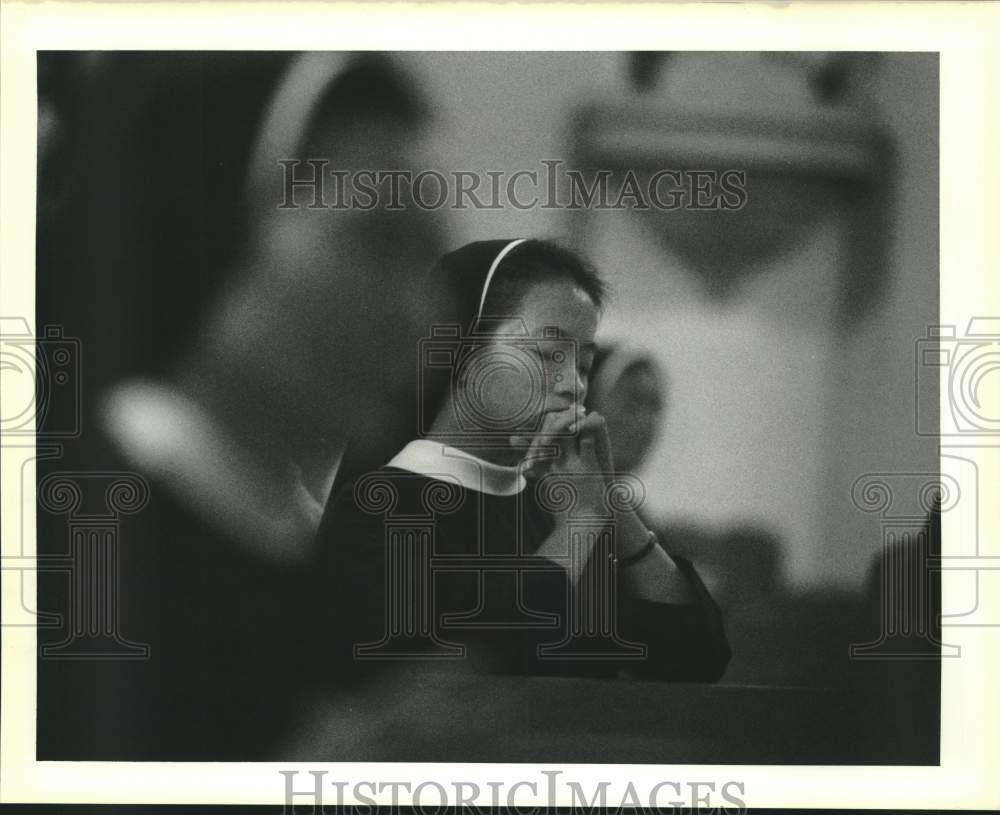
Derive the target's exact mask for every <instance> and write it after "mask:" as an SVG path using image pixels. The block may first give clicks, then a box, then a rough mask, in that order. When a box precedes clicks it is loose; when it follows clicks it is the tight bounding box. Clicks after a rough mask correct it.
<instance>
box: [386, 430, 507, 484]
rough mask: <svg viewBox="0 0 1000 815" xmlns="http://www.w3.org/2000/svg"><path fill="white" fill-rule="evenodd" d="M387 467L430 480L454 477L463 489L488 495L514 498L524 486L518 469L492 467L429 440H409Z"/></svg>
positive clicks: (489, 463)
mask: <svg viewBox="0 0 1000 815" xmlns="http://www.w3.org/2000/svg"><path fill="white" fill-rule="evenodd" d="M388 466H389V467H397V468H399V469H400V470H409V471H410V472H411V473H418V474H419V475H425V476H428V477H429V478H434V477H440V476H447V477H449V478H454V479H455V480H456V481H458V483H459V484H461V485H462V486H463V487H465V488H466V489H470V490H475V491H476V492H484V493H486V494H487V495H517V494H518V493H519V492H521V490H523V489H524V487H525V485H526V482H525V480H524V475H523V474H522V473H521V471H520V470H519V469H518V468H517V467H504V466H502V465H500V464H493V463H492V462H489V461H484V460H483V459H481V458H477V457H476V456H474V455H472V454H471V453H466V452H465V451H463V450H459V449H458V448H456V447H450V446H448V445H447V444H442V443H441V442H436V441H431V440H430V439H417V440H415V441H411V442H410V443H409V444H408V445H406V447H404V448H403V449H402V450H400V451H399V452H398V453H397V454H396V455H395V456H394V457H393V459H392V461H390V462H389V464H388Z"/></svg>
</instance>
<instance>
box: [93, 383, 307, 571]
mask: <svg viewBox="0 0 1000 815" xmlns="http://www.w3.org/2000/svg"><path fill="white" fill-rule="evenodd" d="M101 420H102V424H103V426H104V430H105V432H106V433H107V435H108V437H109V438H110V439H111V441H112V442H113V443H114V445H115V446H116V448H117V449H118V452H119V453H120V454H121V455H123V456H124V457H125V458H126V459H127V460H128V461H129V463H130V465H131V466H133V467H135V468H136V469H137V470H139V471H140V472H141V473H143V474H144V475H147V476H152V477H154V478H157V479H158V480H161V481H162V482H163V483H164V485H165V486H166V487H167V488H168V489H169V491H170V492H171V493H172V494H173V495H174V497H175V498H178V499H180V501H181V502H182V503H183V504H184V505H185V506H186V507H188V508H189V509H191V510H193V511H194V512H195V513H197V514H198V515H199V516H200V517H201V518H202V519H203V520H205V521H207V522H208V523H210V524H211V525H212V526H214V527H215V528H216V529H217V530H221V531H223V532H225V533H226V534H227V535H229V536H231V537H233V538H234V539H235V540H238V541H240V542H241V543H242V544H244V545H248V546H252V547H254V550H255V554H259V555H261V556H265V557H270V558H277V559H283V560H291V561H294V560H297V559H300V558H303V557H307V556H309V555H310V545H311V543H312V540H313V539H314V538H315V534H316V529H317V527H318V526H319V521H320V518H321V517H322V514H323V508H322V506H321V505H320V504H319V503H318V502H317V501H316V499H315V498H313V497H312V495H311V494H310V493H309V491H308V490H307V489H306V487H305V485H304V484H303V483H302V482H301V480H300V479H299V478H298V477H296V476H293V475H291V474H290V475H289V477H288V479H287V482H286V481H280V483H279V482H276V480H275V477H274V476H273V474H270V473H264V472H262V471H261V469H260V465H259V463H258V462H257V460H256V459H255V457H254V455H253V451H251V450H246V449H244V448H243V447H242V446H241V445H239V444H236V443H235V441H234V440H233V439H232V438H230V437H229V436H228V434H227V433H226V431H225V429H224V428H223V427H221V426H220V425H219V424H218V423H217V422H215V421H213V420H212V418H211V417H210V416H209V415H208V414H207V413H206V412H205V410H204V409H203V408H201V407H200V406H199V405H198V404H197V403H196V402H194V401H193V400H192V399H190V398H188V397H186V396H184V395H183V394H182V393H181V392H179V391H177V390H176V389H174V388H172V387H170V386H167V385H164V384H160V383H157V382H152V381H147V380H133V381H130V382H125V383H121V384H118V385H116V386H114V387H113V388H111V389H110V390H109V392H108V393H107V395H106V397H105V399H104V401H103V404H102V405H101Z"/></svg>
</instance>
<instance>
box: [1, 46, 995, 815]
mask: <svg viewBox="0 0 1000 815" xmlns="http://www.w3.org/2000/svg"><path fill="white" fill-rule="evenodd" d="M460 48H461V44H460V42H459V43H456V47H455V48H452V49H450V50H448V49H446V50H422V49H421V48H420V47H419V45H418V44H416V43H415V47H414V48H410V49H402V48H379V49H371V48H358V49H340V50H329V49H326V50H324V49H305V50H288V49H282V50H266V49H261V48H237V47H228V46H227V47H226V48H224V49H223V48H216V49H202V48H198V49H191V50H187V49H183V48H181V49H177V48H171V49H147V48H141V49H140V48H101V49H99V50H95V49H84V48H79V49H76V48H62V47H59V48H51V49H38V50H37V51H36V52H35V53H34V76H33V81H34V85H33V88H34V94H35V104H36V110H37V130H36V131H35V134H34V144H35V151H36V152H35V156H36V165H35V166H36V169H35V171H34V173H33V175H34V179H35V184H36V187H35V190H36V194H35V196H34V198H33V199H32V198H31V197H30V196H25V197H24V198H23V199H21V201H20V206H21V207H25V206H30V207H31V209H32V212H33V217H34V224H35V228H34V233H33V236H31V237H30V238H24V241H25V243H26V244H30V248H31V249H32V251H33V264H34V265H33V274H31V273H30V272H24V273H23V274H22V272H23V270H22V271H21V272H18V275H19V276H23V277H24V278H25V279H27V280H28V281H29V282H30V285H33V289H34V301H33V302H34V307H33V311H18V310H17V309H15V308H9V307H7V306H6V305H5V307H4V308H3V309H2V310H0V313H2V317H3V325H2V337H0V342H2V354H3V376H4V381H5V388H6V387H7V383H11V382H12V381H13V380H18V381H19V382H20V385H19V386H18V390H17V393H18V394H26V398H25V400H24V401H23V402H18V403H16V404H15V403H14V402H13V400H12V399H11V398H10V397H11V394H12V393H13V391H8V394H7V396H6V397H5V399H4V410H3V436H4V442H3V446H4V448H5V449H4V453H5V455H6V457H7V458H6V462H7V463H5V468H6V471H7V472H6V474H5V481H4V490H5V493H7V491H8V490H14V491H17V492H18V495H17V496H15V497H14V498H11V497H10V496H9V495H7V494H5V496H4V501H5V507H6V506H7V502H8V501H9V500H10V501H17V502H21V503H22V504H23V511H24V512H25V513H26V514H24V515H23V516H19V517H20V520H19V521H18V522H17V528H18V529H19V530H20V531H19V532H18V534H20V535H22V539H21V540H20V541H13V540H11V537H10V534H9V532H8V530H9V529H11V528H14V527H11V526H6V525H5V527H4V530H5V531H4V537H5V540H4V552H3V555H4V562H3V566H4V584H3V585H4V592H5V594H6V595H7V596H8V600H7V601H5V604H4V627H3V633H4V634H5V635H6V637H7V639H8V643H10V642H11V640H10V637H11V636H12V635H11V634H10V633H9V632H11V631H18V632H22V631H27V630H28V629H30V630H31V631H32V632H33V636H34V637H35V639H34V640H33V642H34V647H33V650H32V651H31V652H30V653H29V652H27V651H22V652H21V653H22V655H23V654H25V653H27V654H28V657H27V659H29V660H30V666H29V667H30V673H29V677H33V678H32V679H31V681H32V682H33V687H34V691H33V692H34V694H35V697H34V699H35V708H34V711H33V713H32V714H31V719H32V720H33V725H32V726H33V727H34V744H33V747H31V746H30V745H29V746H28V747H27V748H23V749H25V750H26V752H28V753H29V754H33V760H34V761H35V762H39V763H52V764H53V765H56V764H59V765H63V766H73V763H78V762H84V763H86V762H114V763H118V762H126V763H127V764H124V765H122V766H123V768H124V767H126V766H127V767H136V768H138V771H140V772H141V768H142V767H143V766H150V767H152V766H153V765H156V766H159V765H160V763H164V766H170V767H177V768H180V767H183V766H186V765H187V764H191V765H193V766H194V765H204V766H222V764H220V763H224V764H230V763H232V764H236V763H239V764H243V765H246V766H250V765H256V764H257V763H267V764H268V766H269V767H271V768H272V769H270V770H268V771H267V775H268V778H269V782H268V787H269V789H270V794H271V798H272V799H273V801H281V800H284V802H285V806H286V810H284V811H288V812H291V811H293V810H292V809H291V805H292V804H293V803H294V804H295V805H296V806H302V807H308V806H309V805H310V804H311V805H313V806H314V810H313V811H320V809H322V806H320V808H319V809H315V806H316V805H322V804H324V803H325V804H326V805H329V806H333V805H334V804H343V803H345V802H346V803H367V804H372V803H374V802H375V801H378V802H379V803H385V802H391V804H393V805H395V804H397V803H400V802H405V801H410V802H413V803H418V804H419V803H421V801H420V800H419V798H420V795H421V793H422V795H423V803H425V804H428V805H435V806H437V805H444V804H447V803H454V802H456V801H457V802H458V803H459V804H463V803H471V802H472V801H473V800H477V801H486V800H487V799H489V798H490V796H491V795H492V801H493V803H494V804H500V805H508V806H509V805H512V804H513V802H514V801H515V792H516V790H515V789H514V787H516V786H517V785H518V784H520V785H522V786H528V787H529V788H530V790H531V793H532V795H536V796H541V797H544V796H545V795H546V794H547V795H548V797H549V802H550V803H552V802H553V801H558V802H560V803H563V802H565V803H570V804H576V805H580V806H588V805H589V806H595V805H597V803H598V802H600V803H601V804H604V805H608V806H612V807H615V806H617V807H622V806H626V805H630V806H638V807H639V808H641V809H653V808H656V807H668V808H681V807H691V808H698V807H701V808H704V807H708V808H709V809H710V810H711V811H727V812H728V811H735V812H742V811H746V808H747V806H748V805H751V804H752V803H753V796H754V792H755V791H754V790H753V789H750V788H748V785H747V783H746V782H745V780H743V776H742V774H741V768H743V767H746V766H747V765H764V766H769V767H775V768H802V767H816V768H819V767H827V768H843V769H846V768H870V769H874V768H886V770H887V771H888V772H892V771H893V770H894V769H896V768H900V769H902V768H926V770H927V771H928V772H933V771H935V770H936V769H938V768H940V767H942V766H943V765H944V764H945V763H946V762H945V761H944V760H943V755H944V752H943V747H942V744H943V741H942V739H943V738H944V737H943V735H942V734H943V731H945V730H947V725H946V724H945V723H944V709H945V706H946V704H947V693H946V692H945V691H943V680H942V676H943V674H947V672H948V671H949V670H951V666H952V665H957V664H959V663H960V662H962V661H963V660H967V659H968V658H969V654H970V652H971V648H972V647H971V646H965V645H962V643H963V642H968V640H963V639H962V636H963V633H964V634H967V633H968V632H969V631H972V630H973V629H975V630H976V631H979V632H982V631H986V632H987V636H988V634H989V633H990V631H989V630H990V629H991V628H995V627H996V626H998V625H1000V615H998V614H996V613H995V612H996V609H995V608H994V607H993V601H991V600H990V599H989V598H990V597H991V596H992V595H991V593H992V592H995V591H996V589H997V585H996V580H995V578H994V576H992V575H990V573H989V572H990V570H996V569H997V568H998V567H997V565H996V563H997V562H1000V561H998V559H997V558H998V555H997V554H996V553H991V551H990V547H989V543H988V541H987V540H986V536H985V534H984V535H983V536H982V540H980V535H979V532H978V530H979V528H980V527H979V525H980V517H981V515H982V514H983V513H989V511H990V510H989V507H990V506H992V505H993V500H992V499H990V498H989V495H990V494H991V489H992V488H991V487H990V486H989V484H990V483H994V482H995V475H996V473H995V462H993V463H989V462H992V459H990V460H989V462H987V459H986V458H984V456H983V455H982V454H983V451H985V455H986V456H989V455H992V454H993V453H995V449H996V446H997V444H998V443H1000V442H998V440H1000V411H998V407H1000V406H998V404H997V400H996V394H997V392H998V384H1000V366H998V365H997V344H998V342H1000V316H993V315H994V314H1000V312H998V311H996V309H994V310H993V312H991V311H990V304H989V301H988V299H987V298H986V297H985V296H984V298H983V299H982V300H981V301H980V302H981V306H982V307H981V308H980V310H978V311H972V312H968V313H965V312H955V311H952V312H950V313H951V314H954V313H960V314H961V319H960V321H956V320H955V319H943V316H942V315H943V307H942V297H943V296H944V294H943V292H945V291H946V289H947V288H948V287H949V285H954V286H958V287H961V286H962V285H964V284H962V283H961V281H959V280H958V278H955V281H957V282H955V283H954V284H949V282H948V280H950V279H951V278H948V277H946V275H945V274H944V273H943V271H942V260H941V258H942V243H943V240H944V237H943V234H942V231H941V230H942V223H943V221H942V217H943V211H942V207H949V208H954V207H957V206H959V204H958V203H957V202H955V201H953V200H949V201H948V203H944V201H945V198H944V197H943V195H942V183H943V176H942V137H941V135H940V134H941V133H942V132H943V131H942V116H943V113H942V111H943V109H944V108H943V107H942V84H941V83H942V71H943V70H944V68H943V62H942V59H943V58H942V54H941V53H939V52H938V51H937V50H934V49H932V48H926V49H917V48H911V49H891V50H890V49H888V48H886V49H873V48H871V47H867V48H865V49H863V50H861V49H858V50H854V49H838V50H802V49H799V48H794V47H792V46H791V45H789V47H786V48H783V49H767V50H764V49H757V48H750V47H747V48H743V49H741V50H733V49H728V50H708V49H706V50H691V49H684V50H667V49H663V50H656V49H640V50H629V49H628V48H621V49H615V50H609V49H600V50H597V49H588V50H582V49H574V48H570V49H568V50H565V49H564V50H521V51H514V50H489V49H486V50H482V49H478V50H460ZM5 118H6V117H5ZM973 126H977V125H976V124H975V123H970V127H973ZM5 128H6V123H5ZM951 166H952V167H954V163H953V164H952V165H951ZM967 169H968V168H967ZM983 183H989V182H988V181H986V180H985V179H983ZM5 206H7V204H6V203H5ZM969 217H970V218H972V217H978V216H972V215H970V216H969ZM6 229H7V226H6V225H5V230H6ZM7 234H10V233H9V232H8V233H7ZM970 285H971V284H970ZM975 285H980V284H975ZM973 306H974V307H975V303H974V304H973ZM25 382H27V384H25ZM12 387H13V386H12ZM991 467H992V468H993V469H991ZM994 486H995V483H994ZM22 496H32V498H31V499H28V498H24V497H22ZM29 504H30V506H29ZM29 511H30V513H31V514H27V513H28V512H29ZM4 514H5V515H7V514H8V513H7V512H5V513H4ZM26 529H27V530H29V532H30V538H31V540H32V541H33V545H34V548H33V549H30V550H29V549H28V548H25V545H24V543H23V541H24V540H25V538H24V537H23V536H24V535H25V530H26ZM949 529H958V530H962V531H961V535H960V536H958V535H956V536H952V538H951V540H950V541H949V540H948V537H949V533H948V530H949ZM943 530H944V534H943ZM983 564H985V565H983ZM11 596H14V597H15V599H14V600H11V599H10V598H11ZM993 633H995V632H993ZM977 642H978V641H977ZM984 647H985V646H984ZM973 658H976V657H973ZM978 658H979V659H982V655H981V654H980V656H979V657H978ZM5 661H6V660H5ZM966 664H967V663H966ZM956 670H957V669H956ZM5 674H6V669H5ZM26 715H27V714H26ZM984 724H985V723H984ZM995 725H996V722H994V723H993V726H995ZM5 739H6V737H5ZM356 762H367V763H372V764H371V766H373V767H378V766H381V767H382V768H383V772H381V774H380V773H376V772H375V771H372V772H370V773H369V775H368V776H364V777H365V779H367V780H366V781H362V782H360V783H358V782H351V783H350V784H348V783H347V782H346V781H337V780H336V779H337V778H338V777H339V776H337V773H336V772H333V771H331V770H330V768H331V767H334V766H337V765H339V764H340V763H356ZM420 764H433V765H436V767H437V770H436V771H435V774H434V775H433V776H428V778H432V779H434V780H430V781H427V780H425V781H424V783H423V784H418V783H417V782H416V781H414V782H413V784H410V783H408V782H407V783H406V784H405V785H403V786H402V787H400V785H401V784H402V783H403V782H398V783H397V782H388V781H387V779H389V778H391V777H392V775H391V772H386V771H385V769H384V768H387V767H388V768H389V770H390V771H391V769H392V767H398V768H399V769H400V771H401V772H402V771H403V770H405V769H406V768H407V767H409V766H410V765H420ZM464 765H483V766H484V767H503V766H504V765H522V767H523V768H524V769H523V770H522V774H521V775H519V776H514V775H510V774H508V775H505V776H503V777H504V778H508V779H512V780H509V781H503V782H501V781H496V782H495V783H494V784H493V785H492V787H491V786H484V785H483V783H482V782H475V781H461V780H458V779H459V778H462V777H464V776H461V774H460V773H459V772H458V770H459V768H460V766H464ZM531 765H542V767H546V766H549V765H551V768H550V769H548V770H544V769H541V768H537V769H532V767H531ZM561 765H578V766H577V769H578V770H580V771H581V772H580V773H579V774H578V775H576V776H573V779H574V780H572V781H570V780H569V778H570V777H569V776H565V777H562V778H561V777H560V771H559V770H557V769H554V768H556V767H558V766H561ZM588 765H593V766H594V767H595V768H596V767H597V766H605V765H623V766H621V767H619V768H618V769H619V771H620V776H618V778H619V779H620V782H621V783H619V784H618V786H616V787H614V789H613V790H612V789H609V788H608V783H609V782H608V781H603V780H602V779H603V778H604V776H603V775H601V774H600V773H598V772H596V771H595V772H594V773H592V774H588V773H587V771H586V770H587V766H588ZM668 765H684V766H685V767H687V768H688V770H690V771H689V772H686V773H681V772H677V771H674V772H671V773H667V772H662V773H660V774H659V775H656V769H657V767H664V766H668ZM80 766H81V767H85V766H86V764H81V765H80ZM450 766H454V767H455V770H456V774H455V775H454V776H453V777H451V776H449V775H448V774H447V773H448V767H450ZM700 766H704V767H706V768H707V767H709V766H711V767H713V768H714V772H713V774H712V776H711V777H712V778H713V779H722V780H713V781H712V782H710V783H708V782H702V783H699V779H700V778H702V777H704V778H708V777H709V776H708V775H706V774H702V775H699V773H698V768H699V767H700ZM274 768H281V772H279V771H278V770H277V769H274ZM630 768H631V769H630ZM262 772H263V771H262ZM630 772H633V773H636V774H639V775H641V774H643V773H645V775H643V777H644V778H645V779H647V780H648V779H649V778H651V777H653V776H654V775H656V778H657V779H658V780H659V782H660V783H652V782H651V783H647V784H646V785H645V787H643V791H642V792H641V793H639V792H637V789H638V788H632V791H631V793H630V795H631V796H633V797H634V798H635V800H632V798H630V797H628V796H626V797H625V798H623V797H622V792H621V790H622V789H623V786H622V785H623V784H624V783H626V782H627V783H628V785H629V787H630V788H631V782H630V781H629V779H630V777H631V776H630V775H629V773H630ZM344 777H345V778H346V776H344ZM399 777H400V778H402V777H403V775H399ZM409 777H410V776H407V778H409ZM499 777H500V776H499V775H498V778H499ZM637 777H638V776H637ZM353 778H357V775H355V776H353ZM414 778H416V776H414ZM516 779H520V780H516ZM581 779H582V780H581ZM387 784H388V786H386V785H387ZM470 784H471V785H472V787H471V788H470V786H469V785H470ZM463 785H464V786H463ZM414 787H416V788H417V790H418V791H417V794H416V796H414ZM473 788H474V789H473ZM390 793H391V795H390ZM994 793H995V790H994ZM979 794H980V795H982V794H985V793H979ZM397 796H399V797H397ZM10 800H13V799H11V798H9V797H7V798H6V799H5V801H10ZM139 802H140V800H139V799H136V803H139ZM206 803H207V802H206ZM232 803H237V801H233V802H232ZM239 803H245V801H240V802H239ZM136 811H138V810H136ZM268 811H271V810H268ZM274 811H277V810H274ZM295 811H297V810H295ZM303 811H304V810H303Z"/></svg>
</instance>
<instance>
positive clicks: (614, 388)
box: [587, 343, 666, 472]
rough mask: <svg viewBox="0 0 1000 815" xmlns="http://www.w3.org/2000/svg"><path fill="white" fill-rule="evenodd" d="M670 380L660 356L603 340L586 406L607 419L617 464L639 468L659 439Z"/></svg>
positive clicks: (632, 469) (623, 468)
mask: <svg viewBox="0 0 1000 815" xmlns="http://www.w3.org/2000/svg"><path fill="white" fill-rule="evenodd" d="M665 399H666V380H665V377H664V374H663V371H662V370H661V368H660V366H659V364H658V363H657V361H656V359H655V358H654V357H653V356H652V355H651V354H649V353H646V352H642V351H639V350H636V349H634V348H630V347H628V346H627V345H625V344H624V343H604V344H602V345H600V346H599V347H598V349H597V353H596V354H595V355H594V364H593V366H592V368H591V371H590V383H589V387H588V393H587V409H588V410H596V411H597V412H598V413H600V414H601V415H602V416H604V418H605V420H606V421H607V427H608V435H609V436H610V438H611V449H612V451H613V455H614V461H615V467H616V468H617V469H619V470H621V471H622V472H635V471H637V470H639V469H640V468H641V467H642V465H643V463H644V462H645V461H646V458H647V457H648V455H649V453H650V452H651V451H652V449H653V447H654V445H655V444H656V442H657V439H658V437H659V433H660V421H661V419H662V416H663V410H664V402H665Z"/></svg>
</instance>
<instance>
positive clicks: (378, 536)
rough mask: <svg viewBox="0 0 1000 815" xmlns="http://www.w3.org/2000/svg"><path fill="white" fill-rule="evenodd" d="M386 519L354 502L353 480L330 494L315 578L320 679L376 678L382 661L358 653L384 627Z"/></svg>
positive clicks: (314, 625) (352, 682) (343, 681)
mask: <svg viewBox="0 0 1000 815" xmlns="http://www.w3.org/2000/svg"><path fill="white" fill-rule="evenodd" d="M385 529H386V526H385V523H384V518H383V517H382V516H380V515H378V514H369V513H367V512H364V511H362V510H361V509H359V508H358V506H357V505H356V503H355V501H354V481H349V482H347V483H345V484H344V485H343V486H342V487H341V488H340V489H339V490H338V492H337V493H336V494H335V495H333V496H331V498H330V500H329V501H328V503H327V506H326V509H325V510H324V513H323V519H322V521H321V522H320V527H319V532H318V536H317V552H318V557H317V564H316V573H315V575H314V576H313V580H312V581H311V582H312V594H313V598H312V603H311V604H310V607H311V609H312V615H311V616H312V619H311V620H310V626H311V628H312V630H313V631H314V632H315V636H314V638H313V639H314V642H315V648H316V657H317V659H316V665H317V668H318V675H317V679H318V680H319V681H321V682H322V683H324V684H336V685H355V684H357V683H359V682H361V681H365V680H367V679H370V678H372V676H373V675H374V674H375V672H376V671H377V670H378V669H379V668H380V666H382V665H384V661H380V660H377V659H370V658H366V657H364V656H363V655H361V656H360V658H359V655H357V654H356V653H355V650H356V649H355V646H364V645H366V644H371V643H376V642H378V641H379V640H380V639H382V637H383V634H384V632H385V611H384V608H385V588H384V586H385V560H386V545H385Z"/></svg>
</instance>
